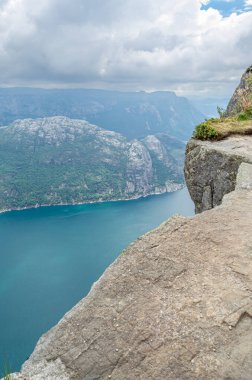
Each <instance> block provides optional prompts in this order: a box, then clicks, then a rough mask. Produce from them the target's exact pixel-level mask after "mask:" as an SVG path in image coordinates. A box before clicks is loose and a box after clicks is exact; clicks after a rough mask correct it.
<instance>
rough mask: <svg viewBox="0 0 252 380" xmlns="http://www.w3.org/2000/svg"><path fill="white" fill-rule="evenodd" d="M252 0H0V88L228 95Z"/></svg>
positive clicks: (243, 55) (239, 68) (240, 63)
mask: <svg viewBox="0 0 252 380" xmlns="http://www.w3.org/2000/svg"><path fill="white" fill-rule="evenodd" d="M251 64H252V0H237V1H235V0H212V1H208V0H177V1H175V0H155V1H154V0H74V1H73V0H40V1H34V0H0V87H6V86H28V87H45V88H75V87H82V88H104V89H116V90H125V91H128V90H130V91H142V90H146V91H156V90H172V91H176V93H177V94H178V95H185V96H200V97H209V96H213V97H222V96H223V97H225V96H227V97H228V96H230V95H231V93H232V92H233V90H234V88H235V86H236V85H237V84H238V81H239V79H240V76H241V75H242V73H243V72H244V70H245V69H246V68H247V67H248V66H249V65H251Z"/></svg>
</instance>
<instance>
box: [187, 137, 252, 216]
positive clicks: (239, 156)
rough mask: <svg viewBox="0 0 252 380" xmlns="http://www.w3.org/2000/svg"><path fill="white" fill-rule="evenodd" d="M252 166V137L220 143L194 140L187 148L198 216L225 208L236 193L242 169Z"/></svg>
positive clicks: (190, 183)
mask: <svg viewBox="0 0 252 380" xmlns="http://www.w3.org/2000/svg"><path fill="white" fill-rule="evenodd" d="M242 162H247V163H252V136H239V135H237V136H232V137H229V138H228V139H226V140H221V141H217V142H209V141H200V140H194V139H192V140H190V141H189V143H188V144H187V148H186V160H185V178H186V183H187V187H188V189H189V192H190V195H191V198H192V199H193V201H194V203H195V209H196V212H201V211H205V210H209V209H211V208H213V207H215V206H217V205H219V204H221V202H222V199H223V196H224V195H225V194H227V193H229V192H231V191H233V190H234V189H235V185H236V176H237V172H238V168H239V166H240V164H241V163H242Z"/></svg>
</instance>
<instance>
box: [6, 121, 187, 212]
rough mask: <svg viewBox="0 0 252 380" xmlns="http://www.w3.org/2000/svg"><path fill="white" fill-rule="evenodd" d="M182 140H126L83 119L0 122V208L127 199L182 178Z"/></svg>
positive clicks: (173, 186)
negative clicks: (1, 123) (2, 124)
mask: <svg viewBox="0 0 252 380" xmlns="http://www.w3.org/2000/svg"><path fill="white" fill-rule="evenodd" d="M184 146H185V145H184V144H183V143H182V142H180V141H178V140H176V139H174V138H171V137H169V136H167V135H165V134H158V135H156V136H153V135H150V136H147V137H146V138H145V139H144V140H133V141H128V140H127V139H126V138H125V137H123V136H122V135H120V134H118V133H115V132H112V131H106V130H104V129H101V128H98V127H97V126H94V125H91V124H89V123H88V122H85V121H82V120H73V119H68V118H66V117H51V118H43V119H35V120H33V119H25V120H19V121H16V122H14V123H13V124H11V125H10V126H7V127H2V128H0V211H1V210H6V209H19V208H25V207H34V206H40V205H52V204H75V203H83V202H90V201H101V200H112V199H130V198H136V197H140V196H146V195H149V194H155V193H162V192H165V191H174V190H176V189H178V188H180V187H181V186H182V184H183V173H182V162H183V155H184V153H183V151H184Z"/></svg>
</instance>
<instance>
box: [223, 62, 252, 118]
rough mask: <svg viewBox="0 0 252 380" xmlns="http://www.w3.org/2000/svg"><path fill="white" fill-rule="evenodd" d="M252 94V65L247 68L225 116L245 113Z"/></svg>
mask: <svg viewBox="0 0 252 380" xmlns="http://www.w3.org/2000/svg"><path fill="white" fill-rule="evenodd" d="M251 93H252V65H251V66H249V67H248V68H247V70H246V71H245V73H244V74H243V76H242V78H241V81H240V83H239V86H238V87H237V88H236V90H235V92H234V94H233V96H232V98H231V99H230V101H229V103H228V106H227V110H226V112H225V116H227V117H229V116H233V115H235V114H237V113H238V112H241V111H243V109H244V108H246V107H247V106H248V104H249V103H248V101H249V97H250V102H251Z"/></svg>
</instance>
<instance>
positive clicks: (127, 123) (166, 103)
mask: <svg viewBox="0 0 252 380" xmlns="http://www.w3.org/2000/svg"><path fill="white" fill-rule="evenodd" d="M59 115H60V116H66V117H69V118H77V119H85V120H87V121H88V122H90V123H92V124H96V125H98V126H99V127H101V128H105V129H108V130H112V131H115V132H119V133H121V134H122V135H124V136H126V137H127V138H129V139H133V138H138V139H139V138H144V137H146V136H147V135H150V134H156V133H168V134H169V135H171V136H174V137H177V138H179V139H181V140H183V141H184V140H188V138H189V137H190V136H191V133H192V130H193V128H194V126H195V125H196V124H198V123H199V122H201V121H202V120H203V119H204V115H203V114H202V113H201V112H199V111H197V110H196V108H195V107H194V106H193V105H192V104H191V103H190V102H189V101H188V100H187V99H186V98H183V97H178V96H176V94H175V93H173V92H167V91H164V92H152V93H146V92H118V91H106V90H85V89H73V90H69V89H66V90H64V89H61V90H60V89H59V90H44V89H32V88H2V89H0V125H8V124H10V123H12V122H13V121H14V120H16V119H24V118H41V117H50V116H59Z"/></svg>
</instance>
